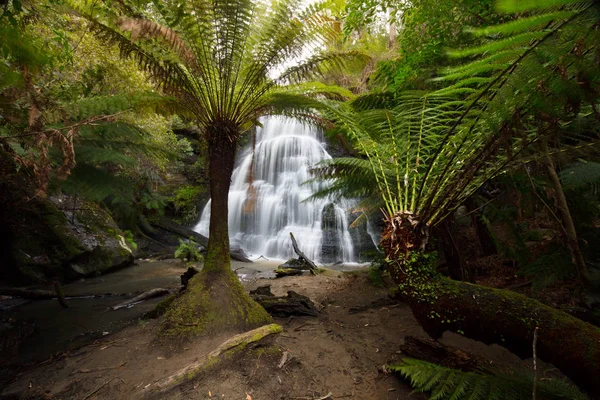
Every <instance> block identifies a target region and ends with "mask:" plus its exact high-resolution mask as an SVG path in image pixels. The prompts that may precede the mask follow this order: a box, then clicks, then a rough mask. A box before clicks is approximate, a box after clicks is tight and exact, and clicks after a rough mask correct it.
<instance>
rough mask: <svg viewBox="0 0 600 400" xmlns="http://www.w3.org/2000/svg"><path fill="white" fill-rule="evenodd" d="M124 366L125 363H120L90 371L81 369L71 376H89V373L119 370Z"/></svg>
mask: <svg viewBox="0 0 600 400" xmlns="http://www.w3.org/2000/svg"><path fill="white" fill-rule="evenodd" d="M125 364H127V361H124V362H123V363H121V364H119V365H115V366H114V367H105V368H92V369H87V368H83V369H80V370H78V371H75V372H73V373H72V374H71V375H75V374H91V373H94V372H102V371H110V370H112V369H117V368H121V367H122V366H124V365H125Z"/></svg>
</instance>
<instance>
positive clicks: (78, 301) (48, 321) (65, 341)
mask: <svg viewBox="0 0 600 400" xmlns="http://www.w3.org/2000/svg"><path fill="white" fill-rule="evenodd" d="M282 262H283V261H282V260H264V259H260V260H257V261H255V262H254V263H251V264H250V263H242V262H238V261H232V262H231V268H232V270H234V271H235V272H236V274H237V275H238V276H239V277H240V279H241V280H242V281H249V280H253V279H258V278H274V277H275V274H274V273H273V270H274V269H275V268H277V266H278V265H280V264H281V263H282ZM327 267H328V268H331V269H336V270H338V271H347V270H356V269H360V268H364V267H365V264H349V265H346V264H337V265H330V266H327ZM185 270H186V267H185V266H184V265H183V264H182V263H181V262H179V261H176V260H162V261H152V260H138V261H137V263H136V265H134V266H132V267H128V268H125V269H122V270H119V271H116V272H113V273H110V274H106V275H102V276H99V277H95V278H90V279H82V280H79V281H77V282H74V283H71V284H68V285H64V286H63V290H64V292H65V293H66V294H67V295H69V296H72V297H68V298H67V303H68V305H69V308H62V307H61V306H60V305H59V304H58V301H57V300H56V299H53V300H39V301H29V302H25V303H23V302H19V301H17V302H15V300H14V299H13V300H6V301H4V302H2V301H0V303H3V305H4V306H6V307H5V308H8V309H4V310H1V308H2V307H0V320H6V319H8V318H14V319H17V320H20V321H22V320H25V321H32V322H34V323H35V324H36V327H37V329H36V331H35V333H34V334H32V335H31V336H30V337H29V338H28V339H27V340H26V341H25V342H24V343H23V344H22V345H21V346H19V348H18V349H16V348H14V349H11V351H9V353H10V354H8V358H10V359H13V360H18V362H24V363H29V362H35V361H39V360H43V359H46V358H48V357H49V356H51V355H52V354H55V353H57V352H62V351H66V350H69V349H73V348H76V347H79V346H82V345H84V344H87V343H90V342H93V341H94V340H95V339H97V338H98V337H102V336H105V335H110V334H111V333H114V332H116V331H118V330H120V329H122V328H123V327H125V326H127V325H129V324H131V323H136V322H137V321H138V320H139V318H140V316H141V315H142V314H144V313H145V312H147V311H150V310H152V309H153V308H154V306H155V305H156V304H157V303H158V302H159V301H160V300H161V299H162V297H161V298H154V299H149V300H147V301H145V302H142V303H140V304H137V305H135V306H134V307H131V308H121V309H118V310H112V309H111V307H113V306H115V305H117V304H119V303H121V302H123V301H125V300H127V299H131V298H133V297H134V296H135V295H137V294H139V293H142V292H145V291H147V290H150V289H153V288H165V289H173V290H177V288H178V287H179V286H180V278H179V277H180V275H181V274H182V273H183V272H185ZM45 289H47V290H52V289H51V288H45ZM91 294H93V295H95V296H89V295H91ZM0 305H2V304H0Z"/></svg>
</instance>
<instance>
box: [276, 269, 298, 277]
mask: <svg viewBox="0 0 600 400" xmlns="http://www.w3.org/2000/svg"><path fill="white" fill-rule="evenodd" d="M273 272H275V277H276V278H283V277H284V276H296V275H302V270H301V269H292V268H281V267H279V268H277V269H276V270H275V271H273Z"/></svg>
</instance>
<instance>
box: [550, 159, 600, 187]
mask: <svg viewBox="0 0 600 400" xmlns="http://www.w3.org/2000/svg"><path fill="white" fill-rule="evenodd" d="M560 179H561V181H562V184H563V187H564V189H565V190H567V191H568V190H579V189H585V188H588V189H589V188H596V187H598V186H599V185H600V164H599V163H595V162H589V161H588V162H577V163H574V164H572V165H570V166H568V167H567V168H565V169H563V170H562V171H561V172H560Z"/></svg>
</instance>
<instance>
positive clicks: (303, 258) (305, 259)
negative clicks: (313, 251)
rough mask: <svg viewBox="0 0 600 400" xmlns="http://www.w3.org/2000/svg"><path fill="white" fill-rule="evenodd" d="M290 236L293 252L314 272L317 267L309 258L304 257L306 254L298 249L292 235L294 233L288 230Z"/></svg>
mask: <svg viewBox="0 0 600 400" xmlns="http://www.w3.org/2000/svg"><path fill="white" fill-rule="evenodd" d="M290 237H291V238H292V247H293V248H294V252H295V253H296V254H297V255H298V258H299V259H300V260H303V261H305V262H306V263H307V264H308V265H309V266H310V270H311V272H312V273H313V274H314V273H315V272H316V271H317V270H318V269H319V268H318V267H317V265H316V264H315V263H314V262H312V260H311V259H310V258H308V257H306V255H304V253H303V252H302V251H300V248H299V247H298V242H296V238H295V237H294V234H293V233H292V232H290Z"/></svg>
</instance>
